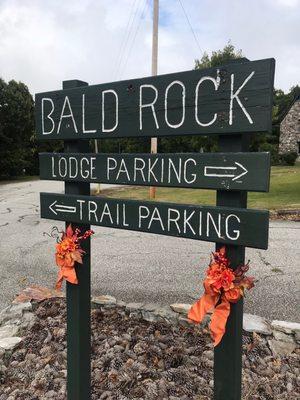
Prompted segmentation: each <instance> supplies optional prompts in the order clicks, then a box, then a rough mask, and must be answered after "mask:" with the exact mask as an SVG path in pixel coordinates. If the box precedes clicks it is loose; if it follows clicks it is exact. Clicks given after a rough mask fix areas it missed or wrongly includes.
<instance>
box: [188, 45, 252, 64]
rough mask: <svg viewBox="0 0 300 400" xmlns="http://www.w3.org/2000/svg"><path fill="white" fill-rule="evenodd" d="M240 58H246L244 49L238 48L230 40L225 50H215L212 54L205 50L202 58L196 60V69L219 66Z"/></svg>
mask: <svg viewBox="0 0 300 400" xmlns="http://www.w3.org/2000/svg"><path fill="white" fill-rule="evenodd" d="M240 58H244V57H243V53H242V50H236V49H235V47H234V45H233V44H231V43H230V42H228V43H227V45H226V46H225V47H224V49H223V50H218V51H213V52H212V53H211V56H209V55H208V54H207V53H206V52H204V54H203V56H202V57H201V59H200V60H198V59H196V60H195V69H204V68H212V67H219V66H220V65H224V64H227V63H228V62H230V61H232V60H237V59H240Z"/></svg>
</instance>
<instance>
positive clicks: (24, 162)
mask: <svg viewBox="0 0 300 400" xmlns="http://www.w3.org/2000/svg"><path fill="white" fill-rule="evenodd" d="M33 141H34V103H33V99H32V96H31V95H30V93H29V91H28V88H27V86H26V85H24V83H22V82H16V81H14V80H12V81H10V82H8V83H6V82H5V81H4V80H3V79H0V176H1V177H7V176H16V175H22V174H23V173H25V172H27V173H31V170H32V166H33V163H34V158H35V157H36V155H35V148H34V146H33Z"/></svg>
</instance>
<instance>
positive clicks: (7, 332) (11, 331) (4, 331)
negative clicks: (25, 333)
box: [0, 325, 19, 340]
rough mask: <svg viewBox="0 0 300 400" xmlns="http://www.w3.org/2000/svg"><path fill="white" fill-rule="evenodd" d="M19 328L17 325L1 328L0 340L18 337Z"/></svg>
mask: <svg viewBox="0 0 300 400" xmlns="http://www.w3.org/2000/svg"><path fill="white" fill-rule="evenodd" d="M18 330H19V328H18V326H16V325H4V326H1V327H0V340H1V339H5V338H7V337H11V336H16V335H17V333H18Z"/></svg>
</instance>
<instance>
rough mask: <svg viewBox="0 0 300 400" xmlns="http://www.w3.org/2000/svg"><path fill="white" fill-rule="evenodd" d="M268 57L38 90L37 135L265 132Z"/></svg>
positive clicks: (78, 136)
mask: <svg viewBox="0 0 300 400" xmlns="http://www.w3.org/2000/svg"><path fill="white" fill-rule="evenodd" d="M274 64H275V62H274V59H266V60H259V61H251V62H250V61H248V62H247V61H246V62H245V61H244V62H237V63H233V64H228V65H226V66H223V67H219V68H209V69H202V70H193V71H187V72H179V73H174V74H168V75H160V76H153V77H147V78H142V79H133V80H128V81H120V82H113V83H105V84H100V85H92V86H82V87H75V88H70V89H65V90H58V91H53V92H46V93H39V94H37V95H36V98H35V110H36V131H37V135H38V139H40V140H41V139H43V140H50V139H69V140H78V139H90V138H97V139H100V138H120V137H142V136H170V135H207V134H233V133H242V132H253V133H254V132H262V131H271V112H272V99H273V81H274Z"/></svg>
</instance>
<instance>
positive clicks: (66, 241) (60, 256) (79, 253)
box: [55, 225, 94, 289]
mask: <svg viewBox="0 0 300 400" xmlns="http://www.w3.org/2000/svg"><path fill="white" fill-rule="evenodd" d="M80 233H81V232H80V229H78V228H76V229H75V231H73V228H72V225H69V226H68V227H67V229H66V231H65V232H62V235H61V238H60V239H58V241H57V244H56V253H55V261H56V265H57V266H58V267H59V272H58V277H57V281H56V285H55V287H56V289H60V288H61V286H62V282H63V280H64V279H65V280H66V281H68V282H70V283H73V284H74V285H77V284H78V279H77V275H76V270H75V263H78V264H82V257H83V255H84V251H83V250H82V248H81V246H80V242H81V241H82V240H85V239H87V238H88V237H90V236H91V235H92V234H93V233H94V232H93V231H92V230H88V231H86V232H85V233H84V234H82V235H81V234H80Z"/></svg>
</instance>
